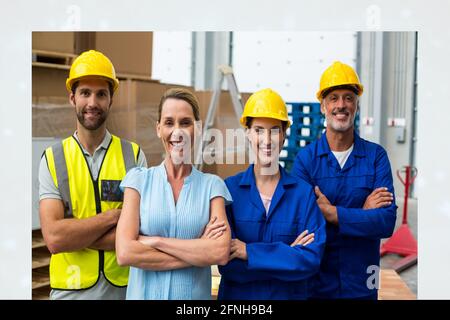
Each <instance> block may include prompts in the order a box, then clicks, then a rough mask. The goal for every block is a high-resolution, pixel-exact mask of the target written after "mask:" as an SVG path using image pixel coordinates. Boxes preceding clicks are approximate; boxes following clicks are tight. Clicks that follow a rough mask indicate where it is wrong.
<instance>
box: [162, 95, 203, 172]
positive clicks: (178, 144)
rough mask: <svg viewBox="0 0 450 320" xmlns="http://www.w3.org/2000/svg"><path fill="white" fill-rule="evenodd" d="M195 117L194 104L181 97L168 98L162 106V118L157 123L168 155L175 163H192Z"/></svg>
mask: <svg viewBox="0 0 450 320" xmlns="http://www.w3.org/2000/svg"><path fill="white" fill-rule="evenodd" d="M194 125H195V117H194V112H193V109H192V106H191V105H190V104H189V103H188V102H186V101H184V100H180V99H175V98H168V99H167V100H165V101H164V104H163V105H162V108H161V119H160V121H158V123H157V125H156V130H157V134H158V137H159V138H160V139H161V141H162V143H163V145H164V149H165V150H166V155H167V156H168V157H169V158H170V159H171V160H172V162H173V163H174V164H181V163H185V164H187V163H192V162H191V150H192V146H193V143H194Z"/></svg>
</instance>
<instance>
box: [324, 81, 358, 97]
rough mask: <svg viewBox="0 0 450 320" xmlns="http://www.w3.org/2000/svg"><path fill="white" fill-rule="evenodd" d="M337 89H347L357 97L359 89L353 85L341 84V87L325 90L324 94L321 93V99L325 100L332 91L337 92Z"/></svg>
mask: <svg viewBox="0 0 450 320" xmlns="http://www.w3.org/2000/svg"><path fill="white" fill-rule="evenodd" d="M339 89H347V90H351V91H353V92H354V93H355V94H356V95H357V96H358V95H359V88H358V87H357V86H355V85H353V84H343V85H341V86H336V87H331V88H328V89H326V90H325V91H324V92H322V99H325V97H326V96H327V95H328V94H329V93H330V92H331V91H334V90H339Z"/></svg>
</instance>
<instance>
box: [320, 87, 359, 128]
mask: <svg viewBox="0 0 450 320" xmlns="http://www.w3.org/2000/svg"><path fill="white" fill-rule="evenodd" d="M321 109H322V113H324V114H325V118H326V120H327V128H329V129H330V130H333V131H336V132H346V131H348V130H351V129H353V126H354V121H355V116H356V112H357V111H358V97H357V95H356V94H355V93H354V92H353V91H352V90H349V89H336V90H333V91H331V92H330V93H329V94H327V95H326V96H325V97H324V98H323V100H322V105H321Z"/></svg>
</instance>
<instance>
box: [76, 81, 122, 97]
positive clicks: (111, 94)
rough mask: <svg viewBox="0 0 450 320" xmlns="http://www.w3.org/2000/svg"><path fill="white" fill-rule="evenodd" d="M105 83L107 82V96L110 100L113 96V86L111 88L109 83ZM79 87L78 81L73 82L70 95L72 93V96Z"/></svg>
mask: <svg viewBox="0 0 450 320" xmlns="http://www.w3.org/2000/svg"><path fill="white" fill-rule="evenodd" d="M106 82H108V88H109V95H110V96H111V98H112V97H113V95H114V86H113V84H112V83H111V81H106ZM79 85H80V80H78V81H75V82H74V83H73V84H72V93H73V94H75V91H77V88H78V86H79Z"/></svg>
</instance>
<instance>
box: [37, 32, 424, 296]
mask: <svg viewBox="0 0 450 320" xmlns="http://www.w3.org/2000/svg"><path fill="white" fill-rule="evenodd" d="M417 46H418V34H417V32H262V31H261V32H244V31H239V32H162V31H161V32H160V31H159V32H33V34H32V135H33V162H32V163H33V169H32V179H33V212H32V217H33V220H32V226H33V231H32V233H33V244H32V250H33V252H32V256H33V271H32V286H33V299H46V298H48V293H49V290H50V286H49V279H48V265H49V257H50V254H49V252H48V250H47V248H46V247H45V243H44V242H43V240H42V236H41V234H40V224H39V214H38V207H39V200H38V199H39V194H38V188H39V182H38V167H39V160H40V157H41V155H42V152H43V151H44V150H45V148H46V147H48V146H50V145H52V144H53V143H55V142H56V141H59V140H61V139H62V138H65V137H67V136H70V135H72V134H73V132H74V130H75V121H76V117H75V116H74V112H73V108H72V107H71V105H70V104H69V100H68V94H67V91H66V88H65V81H66V78H67V76H68V71H69V69H70V65H71V63H72V61H73V60H74V59H75V58H76V57H77V55H78V54H80V53H81V52H83V51H86V50H88V49H96V50H98V51H101V52H103V53H105V54H106V55H107V56H108V57H109V58H110V59H111V61H112V62H113V64H114V66H115V69H116V73H117V76H118V78H119V80H120V86H119V89H118V91H117V92H116V94H115V96H114V100H113V101H114V102H113V107H112V111H111V113H110V116H109V118H108V120H107V121H108V122H107V127H108V130H109V131H110V132H111V133H113V134H116V135H118V136H120V137H123V138H125V139H128V140H131V141H135V142H137V143H138V144H139V145H140V146H141V148H142V150H143V151H144V153H145V155H146V158H147V162H148V165H149V166H154V165H158V164H159V163H160V162H161V161H162V159H163V155H164V149H163V147H162V145H161V143H160V141H159V139H158V138H157V136H156V131H155V123H156V119H157V107H158V103H159V99H160V97H161V95H162V94H163V92H164V91H165V90H167V89H168V88H170V87H175V86H177V87H179V86H181V87H186V88H188V89H190V90H192V91H193V92H194V93H195V95H196V96H197V97H198V99H199V102H200V116H201V120H203V121H205V119H206V117H207V114H208V109H209V108H210V104H211V101H212V100H213V97H214V92H219V93H220V96H219V100H218V108H217V112H216V113H215V114H214V123H213V127H214V128H217V129H219V130H221V131H223V132H224V130H225V129H233V128H236V129H237V128H239V127H240V124H239V121H238V118H237V117H236V112H235V109H234V103H235V101H233V99H234V98H235V97H234V96H233V94H232V93H233V92H232V90H231V86H232V85H231V84H230V83H229V82H227V81H223V84H222V86H221V87H220V88H219V89H218V85H217V83H218V78H219V77H220V75H221V73H220V71H219V69H218V68H219V66H222V65H226V66H230V67H231V68H232V70H233V75H234V79H235V81H236V82H235V84H236V86H237V89H238V90H239V95H238V97H239V99H240V101H241V102H242V103H245V101H246V100H247V99H248V97H249V96H250V95H251V94H252V93H253V92H255V91H257V90H259V89H262V88H265V87H270V88H273V89H274V90H276V91H278V92H279V93H280V94H281V96H282V97H283V98H284V100H285V101H286V103H287V106H288V111H289V112H290V113H291V115H292V114H294V113H295V112H294V110H295V109H296V108H302V110H307V111H305V112H307V113H309V114H310V116H308V117H306V118H307V119H313V118H314V117H317V118H318V119H319V118H321V117H322V116H321V115H320V112H319V111H318V109H317V107H318V105H319V103H318V101H317V100H316V98H315V93H316V91H317V88H318V84H319V78H320V75H321V73H322V72H323V70H324V69H325V68H326V67H327V66H328V65H330V64H331V63H332V62H333V61H335V60H339V61H342V62H344V63H347V64H349V65H351V66H353V67H354V68H355V69H356V70H357V72H358V74H359V76H360V80H361V83H362V84H363V85H364V94H363V95H362V96H361V100H360V111H359V115H358V117H357V130H358V132H359V134H360V135H361V137H363V138H364V139H367V140H370V141H373V142H376V143H379V144H380V145H382V146H383V147H384V148H385V150H386V151H387V153H388V156H389V160H390V162H391V169H392V173H393V177H394V188H395V192H396V202H397V205H398V207H399V208H398V210H397V229H399V228H401V227H402V224H407V225H408V226H409V228H410V230H411V231H412V235H413V238H414V239H417V200H418V197H419V195H418V192H417V190H416V189H415V188H414V183H412V184H411V186H410V188H409V191H408V192H407V194H406V196H405V185H404V183H403V182H402V180H401V179H400V178H402V179H403V181H404V180H405V174H407V173H406V172H405V171H406V169H405V167H406V166H408V167H409V168H412V176H414V175H415V174H417V173H418V174H419V175H420V168H416V144H417V135H416V127H417V104H416V93H417V85H418V83H417V76H416V74H417V72H416V70H417V63H418V61H417ZM274 57H276V58H275V59H274ZM230 93H231V94H230ZM293 120H294V121H295V119H293ZM322 120H323V117H322ZM311 123H312V122H311ZM311 123H310V122H309V120H308V122H307V123H305V122H304V123H303V124H301V125H300V126H299V127H298V129H299V130H300V131H295V132H296V134H295V135H294V134H293V132H294V131H291V132H290V133H288V134H291V136H292V139H287V141H286V143H285V147H284V150H283V151H282V154H281V159H280V160H281V163H282V165H283V166H285V167H286V168H287V169H289V168H290V166H291V165H292V161H293V157H295V154H296V153H297V152H298V150H300V149H301V148H302V147H303V146H304V145H305V144H308V143H309V142H310V141H312V139H317V137H318V135H320V134H321V133H322V132H323V129H324V128H325V127H326V124H325V123H324V122H323V121H320V122H319V124H318V125H317V127H316V128H313V127H312V125H311ZM316 129H317V130H316ZM317 132H318V133H317ZM291 142H293V144H290V143H291ZM222 152H223V154H224V155H227V156H228V155H229V154H231V155H232V156H233V157H236V158H237V157H239V156H240V155H239V153H242V152H245V146H242V148H241V146H239V145H238V146H236V148H234V149H225V150H222ZM247 160H248V159H247ZM247 166H248V163H243V164H228V163H227V164H224V163H216V164H204V165H203V166H202V170H203V171H204V172H209V173H214V174H217V175H218V176H220V177H221V178H223V179H224V178H226V177H229V176H231V175H234V174H236V173H238V172H240V171H243V170H245V169H246V167H247ZM408 170H409V169H408ZM408 172H409V171H408ZM398 176H399V177H398ZM405 199H406V200H407V202H406V203H407V206H406V210H405ZM406 214H407V221H406V219H403V218H404V215H406ZM414 239H413V240H414ZM414 241H415V240H414ZM410 245H411V246H413V247H414V245H415V247H416V256H415V258H416V259H415V260H414V259H411V261H408V263H407V264H403V265H402V267H400V268H398V266H397V267H396V264H398V262H399V261H400V260H402V259H403V257H402V256H400V255H395V254H394V255H393V254H388V255H385V256H383V257H382V260H381V267H382V271H381V287H380V299H415V298H416V296H417V243H410ZM218 281H219V274H218V272H217V270H216V269H215V268H214V270H213V288H212V294H213V296H214V295H215V294H217V285H218ZM383 283H384V284H385V286H383Z"/></svg>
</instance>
